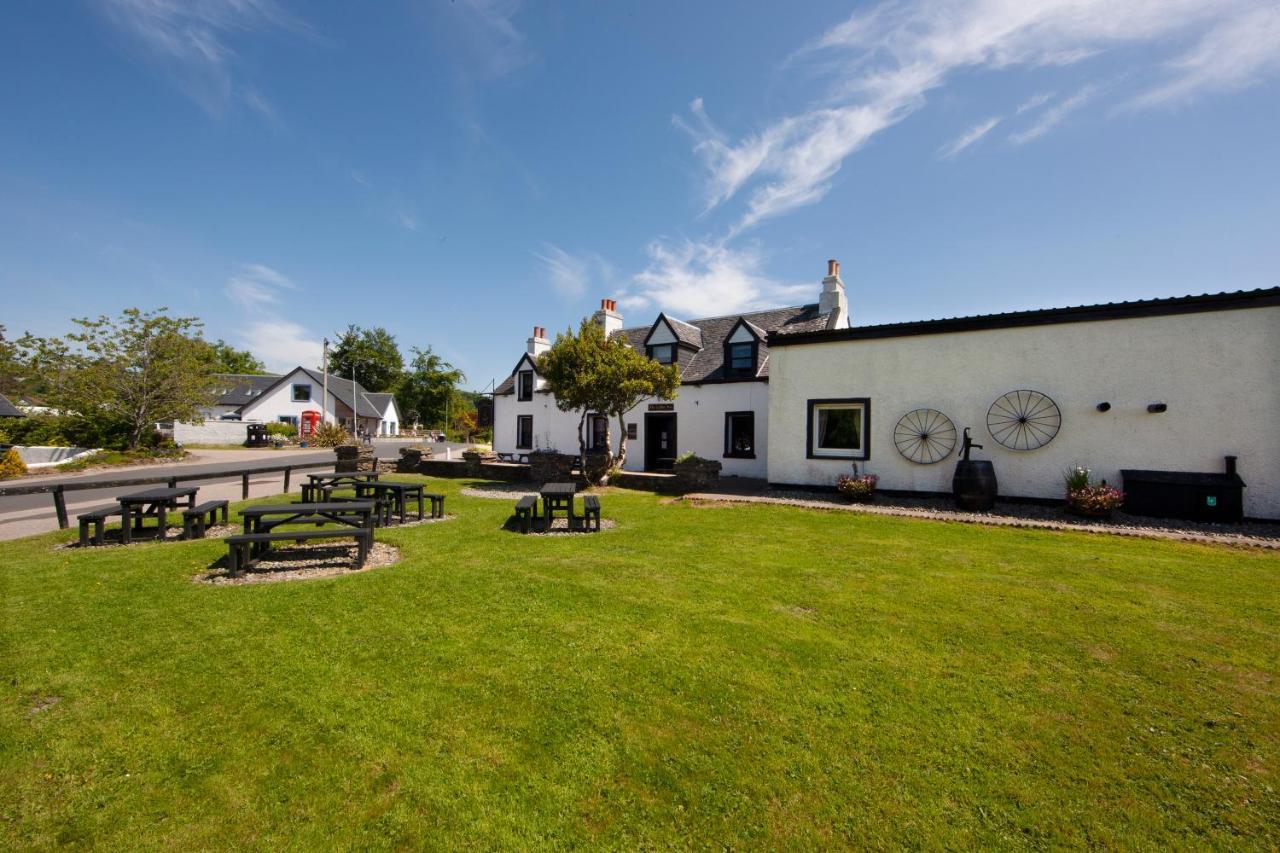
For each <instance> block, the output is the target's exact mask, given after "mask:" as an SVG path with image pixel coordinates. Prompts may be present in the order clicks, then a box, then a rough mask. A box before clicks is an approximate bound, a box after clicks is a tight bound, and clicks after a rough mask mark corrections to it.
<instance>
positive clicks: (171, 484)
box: [169, 477, 178, 489]
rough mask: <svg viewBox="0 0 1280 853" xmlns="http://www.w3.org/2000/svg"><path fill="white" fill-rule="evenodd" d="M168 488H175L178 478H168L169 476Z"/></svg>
mask: <svg viewBox="0 0 1280 853" xmlns="http://www.w3.org/2000/svg"><path fill="white" fill-rule="evenodd" d="M169 488H171V489H176V488H178V478H177V477H170V478H169Z"/></svg>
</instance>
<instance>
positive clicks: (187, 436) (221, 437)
mask: <svg viewBox="0 0 1280 853" xmlns="http://www.w3.org/2000/svg"><path fill="white" fill-rule="evenodd" d="M246 426H247V423H246V422H245V421H213V420H210V421H205V422H204V423H201V424H188V423H183V422H182V421H177V422H176V423H174V425H173V440H174V441H176V442H178V443H179V444H244V440H245V436H246V429H245V428H246Z"/></svg>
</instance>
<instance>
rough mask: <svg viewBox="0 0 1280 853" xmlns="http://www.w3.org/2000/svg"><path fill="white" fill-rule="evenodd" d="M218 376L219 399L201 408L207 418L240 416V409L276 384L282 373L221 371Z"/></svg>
mask: <svg viewBox="0 0 1280 853" xmlns="http://www.w3.org/2000/svg"><path fill="white" fill-rule="evenodd" d="M216 378H217V380H218V383H217V387H216V388H215V389H214V393H215V394H216V395H217V399H216V400H215V402H214V404H213V405H212V406H206V407H205V408H203V409H201V410H200V414H202V415H203V416H204V417H205V418H206V419H213V420H217V419H218V418H221V417H224V416H227V415H232V416H237V417H238V416H239V415H240V410H241V409H242V408H244V407H245V406H246V405H248V404H249V403H251V402H253V400H254V398H256V397H258V396H260V395H261V394H262V392H263V391H265V390H267V389H268V388H270V387H271V386H272V385H274V384H275V383H276V380H278V379H279V378H280V375H279V374H277V373H262V374H258V373H219V374H217V376H216Z"/></svg>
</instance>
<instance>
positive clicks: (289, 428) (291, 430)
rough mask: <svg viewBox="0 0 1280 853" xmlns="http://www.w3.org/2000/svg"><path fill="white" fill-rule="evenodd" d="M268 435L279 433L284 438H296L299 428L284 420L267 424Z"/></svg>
mask: <svg viewBox="0 0 1280 853" xmlns="http://www.w3.org/2000/svg"><path fill="white" fill-rule="evenodd" d="M267 435H278V436H280V437H282V438H296V437H297V435H298V428H297V427H296V426H294V425H293V424H287V423H284V422H279V423H273V424H267Z"/></svg>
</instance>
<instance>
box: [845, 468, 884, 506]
mask: <svg viewBox="0 0 1280 853" xmlns="http://www.w3.org/2000/svg"><path fill="white" fill-rule="evenodd" d="M879 482H880V478H879V477H877V476H876V475H875V474H863V475H861V476H859V475H858V472H857V471H856V470H855V471H854V472H853V474H852V475H850V474H841V475H840V476H839V477H837V478H836V491H837V492H839V493H840V494H842V495H844V496H845V497H846V498H848V499H849V500H851V501H869V500H871V498H872V496H874V495H875V492H876V483H879Z"/></svg>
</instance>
